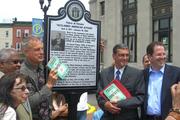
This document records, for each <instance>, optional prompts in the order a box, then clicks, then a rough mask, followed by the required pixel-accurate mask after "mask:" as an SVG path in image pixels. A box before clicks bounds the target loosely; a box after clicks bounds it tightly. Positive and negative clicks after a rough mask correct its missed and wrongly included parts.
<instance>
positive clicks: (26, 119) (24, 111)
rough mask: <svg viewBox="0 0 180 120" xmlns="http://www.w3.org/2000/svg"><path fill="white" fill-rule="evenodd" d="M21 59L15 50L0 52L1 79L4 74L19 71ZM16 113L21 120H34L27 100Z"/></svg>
mask: <svg viewBox="0 0 180 120" xmlns="http://www.w3.org/2000/svg"><path fill="white" fill-rule="evenodd" d="M21 62H22V60H21V58H20V56H19V53H18V52H17V51H16V50H15V49H14V48H3V49H1V50H0V72H1V75H0V78H1V77H2V76H3V75H4V74H9V73H12V72H14V71H17V70H19V69H20V67H21ZM16 112H17V114H18V116H19V120H32V113H31V107H30V104H29V101H28V100H27V101H26V102H24V103H23V104H20V105H19V106H18V107H17V109H16Z"/></svg>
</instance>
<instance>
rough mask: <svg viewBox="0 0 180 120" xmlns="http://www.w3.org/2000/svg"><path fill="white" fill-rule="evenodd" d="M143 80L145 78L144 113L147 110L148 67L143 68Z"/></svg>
mask: <svg viewBox="0 0 180 120" xmlns="http://www.w3.org/2000/svg"><path fill="white" fill-rule="evenodd" d="M143 72H144V80H145V100H144V102H145V103H144V110H145V114H146V111H147V102H148V83H149V68H147V69H145V70H144V71H143Z"/></svg>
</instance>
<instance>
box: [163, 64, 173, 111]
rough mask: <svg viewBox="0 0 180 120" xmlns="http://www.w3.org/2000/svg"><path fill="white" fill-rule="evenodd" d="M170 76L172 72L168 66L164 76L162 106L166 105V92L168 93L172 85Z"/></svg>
mask: <svg viewBox="0 0 180 120" xmlns="http://www.w3.org/2000/svg"><path fill="white" fill-rule="evenodd" d="M170 74H171V72H170V70H169V67H168V65H165V69H164V74H163V81H162V89H161V104H163V103H164V100H165V97H166V92H165V91H166V88H168V84H170V83H169V80H170V79H171V78H170V76H171V75H170ZM162 107H163V106H162V105H161V109H163V108H162Z"/></svg>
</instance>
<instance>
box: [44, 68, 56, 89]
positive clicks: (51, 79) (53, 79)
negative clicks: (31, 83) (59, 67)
mask: <svg viewBox="0 0 180 120" xmlns="http://www.w3.org/2000/svg"><path fill="white" fill-rule="evenodd" d="M57 79H58V76H57V71H55V70H51V71H50V72H49V76H48V80H47V84H46V85H47V87H48V88H49V89H51V88H52V87H53V85H54V84H55V83H56V81H57Z"/></svg>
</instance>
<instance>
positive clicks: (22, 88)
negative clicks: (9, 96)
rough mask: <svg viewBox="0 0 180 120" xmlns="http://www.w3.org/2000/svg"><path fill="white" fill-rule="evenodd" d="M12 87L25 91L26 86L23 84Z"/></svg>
mask: <svg viewBox="0 0 180 120" xmlns="http://www.w3.org/2000/svg"><path fill="white" fill-rule="evenodd" d="M14 89H20V90H22V91H25V90H26V89H27V87H26V86H25V85H23V86H21V87H14Z"/></svg>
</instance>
